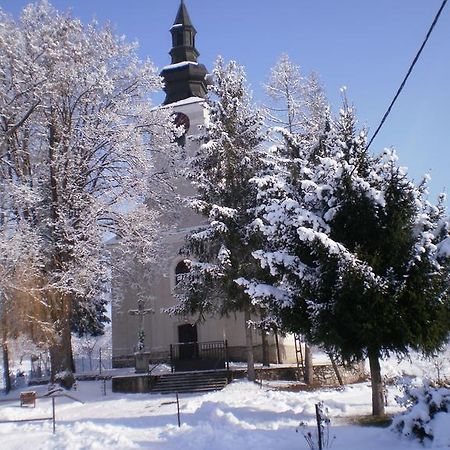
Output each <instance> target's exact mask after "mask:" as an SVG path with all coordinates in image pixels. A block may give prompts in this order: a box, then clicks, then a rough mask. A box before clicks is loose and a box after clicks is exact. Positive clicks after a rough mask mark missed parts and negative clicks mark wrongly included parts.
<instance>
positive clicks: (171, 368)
mask: <svg viewBox="0 0 450 450" xmlns="http://www.w3.org/2000/svg"><path fill="white" fill-rule="evenodd" d="M170 371H171V372H172V373H173V371H174V367H173V346H172V344H170Z"/></svg>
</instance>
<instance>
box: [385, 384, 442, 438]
mask: <svg viewBox="0 0 450 450" xmlns="http://www.w3.org/2000/svg"><path fill="white" fill-rule="evenodd" d="M403 390H404V394H403V396H401V397H396V400H397V403H398V404H399V405H401V406H404V407H406V411H404V412H403V413H401V414H398V415H397V416H395V417H394V419H393V421H392V429H393V430H394V431H397V432H399V433H401V434H402V435H403V436H406V437H410V438H417V439H419V440H420V442H424V440H426V439H429V440H430V441H431V440H433V439H434V435H435V432H434V429H433V419H434V418H435V416H436V415H437V414H438V413H448V412H449V410H450V387H449V386H445V385H443V386H438V385H435V384H432V383H430V382H429V381H425V382H424V383H423V384H422V385H421V386H415V385H413V384H411V383H410V384H405V385H404V386H403Z"/></svg>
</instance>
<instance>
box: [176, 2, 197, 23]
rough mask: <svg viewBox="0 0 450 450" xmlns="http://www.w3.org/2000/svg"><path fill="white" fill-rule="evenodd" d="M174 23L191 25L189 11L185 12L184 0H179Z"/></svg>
mask: <svg viewBox="0 0 450 450" xmlns="http://www.w3.org/2000/svg"><path fill="white" fill-rule="evenodd" d="M173 24H174V25H179V24H181V25H184V26H188V27H193V25H192V22H191V18H190V17H189V13H188V12H187V8H186V5H185V4H184V1H183V0H181V3H180V7H179V8H178V12H177V17H176V18H175V22H174V23H173Z"/></svg>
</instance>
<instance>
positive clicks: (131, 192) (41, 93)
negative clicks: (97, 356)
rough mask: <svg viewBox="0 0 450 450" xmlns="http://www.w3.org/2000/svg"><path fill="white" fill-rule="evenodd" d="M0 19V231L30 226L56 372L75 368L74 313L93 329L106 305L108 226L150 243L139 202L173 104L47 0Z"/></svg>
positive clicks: (119, 42)
mask: <svg viewBox="0 0 450 450" xmlns="http://www.w3.org/2000/svg"><path fill="white" fill-rule="evenodd" d="M0 25H1V26H0V43H1V45H0V67H1V68H2V69H1V72H0V111H1V116H0V133H1V136H0V232H1V233H2V235H4V236H6V237H7V238H8V239H9V238H10V237H11V236H15V235H16V234H17V233H19V232H22V230H26V231H27V233H28V235H29V242H30V246H32V247H33V248H34V249H35V254H36V258H35V260H34V261H32V262H33V268H34V269H35V270H36V271H37V272H38V274H39V277H38V278H37V285H36V286H35V287H36V289H38V290H39V302H40V304H41V305H45V308H44V313H43V314H44V316H45V319H46V323H47V324H49V326H51V328H52V330H53V338H52V342H51V357H52V371H53V374H55V373H56V372H58V371H64V370H71V368H72V367H71V366H72V364H71V345H70V339H71V337H70V336H71V335H70V330H71V320H72V319H73V318H74V313H76V314H77V316H78V318H79V319H80V320H86V318H87V316H88V315H92V317H93V322H91V323H90V325H89V326H88V328H89V327H90V326H94V325H95V326H98V325H99V323H98V322H96V320H97V319H98V317H99V314H100V317H101V315H102V314H103V305H102V304H101V302H102V301H103V300H102V299H103V297H102V296H101V290H102V289H103V288H104V282H105V279H106V276H107V272H108V270H107V264H106V263H105V261H106V260H107V258H106V257H105V251H104V245H103V243H104V240H105V236H106V235H105V233H112V234H119V236H120V239H119V242H120V244H119V245H127V244H128V243H129V242H130V240H132V239H133V238H134V239H139V240H140V242H143V243H144V245H151V243H152V242H154V239H155V235H154V234H153V232H154V229H155V227H154V222H155V214H154V213H151V212H150V211H148V209H147V208H142V207H139V205H140V204H142V203H143V202H144V201H145V198H146V195H151V192H152V188H151V186H152V181H153V178H152V160H151V156H150V150H151V151H153V152H158V151H161V150H163V149H166V148H167V146H169V145H172V144H170V142H171V140H172V136H173V135H172V126H171V125H170V124H171V119H170V114H171V111H170V109H167V108H166V109H152V108H151V103H150V101H149V94H150V93H151V92H153V91H156V90H159V89H161V86H162V83H161V79H160V78H159V77H158V76H157V74H156V72H155V68H154V67H153V65H152V64H151V63H149V62H146V63H141V62H140V61H139V59H138V58H137V56H136V52H135V50H136V45H135V44H129V43H127V42H126V41H125V40H124V39H123V38H119V37H117V36H115V35H114V33H113V32H112V31H111V30H110V29H109V28H108V27H106V28H100V27H99V26H97V24H96V23H91V24H89V25H83V24H82V23H81V22H80V21H79V20H77V19H74V18H72V17H71V16H70V15H68V14H62V13H59V12H58V11H57V10H55V9H54V8H53V7H52V6H51V5H50V4H49V3H48V2H47V1H42V2H40V3H38V4H34V5H29V6H27V7H26V8H25V9H24V10H23V12H22V15H21V18H20V20H18V21H15V20H13V19H12V18H10V17H8V16H7V15H5V14H4V13H3V12H1V13H0ZM130 211H133V212H134V216H133V220H129V219H128V217H129V213H130ZM125 224H126V226H125ZM11 245H14V244H13V240H11ZM99 301H100V303H99ZM74 325H75V328H77V327H79V326H80V321H77V323H75V324H74ZM85 325H86V323H85Z"/></svg>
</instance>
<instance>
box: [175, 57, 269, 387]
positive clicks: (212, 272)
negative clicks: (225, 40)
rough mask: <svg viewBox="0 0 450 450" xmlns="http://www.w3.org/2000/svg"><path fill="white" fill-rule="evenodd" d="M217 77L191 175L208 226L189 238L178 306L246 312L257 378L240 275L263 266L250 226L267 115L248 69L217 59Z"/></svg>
mask: <svg viewBox="0 0 450 450" xmlns="http://www.w3.org/2000/svg"><path fill="white" fill-rule="evenodd" d="M212 75H213V83H212V85H211V87H210V92H209V96H208V99H207V101H206V108H207V120H206V124H205V126H204V130H203V136H202V137H201V142H202V145H201V146H200V148H199V151H198V153H197V154H196V155H195V156H194V158H193V160H192V164H191V168H190V170H189V173H188V178H189V179H190V180H191V181H192V183H193V185H194V186H195V187H196V189H197V192H198V195H196V196H195V197H194V198H192V199H191V200H190V206H191V207H192V208H193V209H194V210H195V211H196V212H198V213H200V214H202V215H203V216H205V217H206V218H207V224H206V225H205V226H202V227H200V228H199V229H198V230H196V231H195V232H193V233H191V234H190V235H188V237H187V243H186V248H185V250H184V251H185V254H186V256H187V257H188V258H189V259H190V260H189V266H190V272H189V273H188V274H185V275H184V276H183V280H182V281H181V282H180V283H179V284H178V285H177V291H178V295H179V298H180V303H179V305H178V306H177V307H176V308H175V309H174V310H173V311H172V312H176V313H181V314H186V313H189V314H191V313H199V314H200V316H207V315H214V314H215V315H220V316H223V315H227V314H229V313H231V312H235V311H243V312H244V319H245V327H246V343H247V356H248V378H249V379H250V380H254V379H255V371H254V366H253V342H252V330H251V322H250V319H251V314H252V313H254V312H256V311H255V307H254V306H253V305H252V302H251V299H250V297H249V296H248V295H247V294H246V293H245V292H244V289H243V287H241V286H240V285H239V284H238V283H237V282H236V280H238V279H239V278H241V277H249V276H253V275H255V274H256V273H257V272H258V271H260V269H258V265H257V264H256V261H255V260H254V258H253V257H252V251H253V250H254V249H255V248H257V247H256V243H257V241H258V235H257V234H256V233H254V231H253V229H252V221H253V215H252V212H251V208H253V207H254V206H255V201H256V187H255V185H254V184H252V183H250V179H251V178H252V177H253V176H255V174H256V173H257V171H258V170H259V169H260V167H261V164H262V163H261V155H260V144H261V142H262V140H263V133H262V131H261V130H262V125H263V120H262V115H261V113H260V112H259V110H258V109H256V108H255V106H254V105H253V104H252V101H251V98H250V94H249V91H248V87H247V85H246V79H245V73H244V70H243V68H242V67H240V66H239V65H237V64H236V63H235V62H233V61H231V62H229V63H228V64H225V63H224V61H223V60H222V59H221V58H218V60H217V61H216V64H215V67H214V70H213V74H212Z"/></svg>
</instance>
